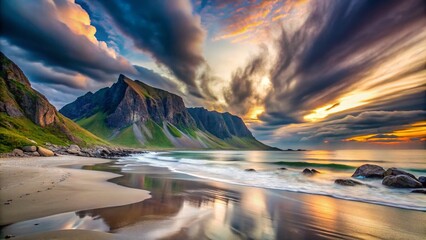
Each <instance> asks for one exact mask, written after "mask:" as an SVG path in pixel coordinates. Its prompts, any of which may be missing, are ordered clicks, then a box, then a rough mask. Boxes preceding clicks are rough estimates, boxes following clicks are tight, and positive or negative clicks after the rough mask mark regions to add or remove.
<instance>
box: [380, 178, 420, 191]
mask: <svg viewBox="0 0 426 240" xmlns="http://www.w3.org/2000/svg"><path fill="white" fill-rule="evenodd" d="M382 184H383V185H385V186H388V187H394V188H421V187H422V184H421V183H420V182H419V181H417V180H416V179H414V178H412V177H410V176H407V175H397V176H392V175H391V176H387V177H385V178H384V179H383V181H382Z"/></svg>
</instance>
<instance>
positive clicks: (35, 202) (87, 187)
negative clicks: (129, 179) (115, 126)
mask: <svg viewBox="0 0 426 240" xmlns="http://www.w3.org/2000/svg"><path fill="white" fill-rule="evenodd" d="M110 161H111V160H107V159H100V158H91V157H78V156H71V155H65V156H56V157H28V158H19V157H15V158H7V159H6V158H3V159H0V203H1V204H0V212H1V216H0V226H5V225H8V224H12V223H16V222H20V221H25V220H30V219H34V218H39V217H45V216H50V215H54V214H59V213H64V212H70V211H80V210H87V209H94V208H102V207H113V206H121V205H128V204H132V203H137V202H141V201H143V200H145V199H148V198H150V197H151V196H150V193H149V192H148V191H145V190H141V189H132V188H127V187H123V186H119V185H117V184H115V183H111V182H108V180H110V179H113V178H116V177H120V175H118V174H114V173H110V172H101V171H90V170H83V169H73V168H64V167H61V166H69V165H73V166H83V165H95V164H99V163H107V162H110Z"/></svg>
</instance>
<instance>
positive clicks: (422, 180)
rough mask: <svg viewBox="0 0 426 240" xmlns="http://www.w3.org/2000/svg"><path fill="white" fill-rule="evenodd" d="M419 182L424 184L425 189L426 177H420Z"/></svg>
mask: <svg viewBox="0 0 426 240" xmlns="http://www.w3.org/2000/svg"><path fill="white" fill-rule="evenodd" d="M419 182H420V183H421V184H423V187H426V177H424V176H421V177H419Z"/></svg>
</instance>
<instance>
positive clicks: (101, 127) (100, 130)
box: [76, 112, 112, 139]
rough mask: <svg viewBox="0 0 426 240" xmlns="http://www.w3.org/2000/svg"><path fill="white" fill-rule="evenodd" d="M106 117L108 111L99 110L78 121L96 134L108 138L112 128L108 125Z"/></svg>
mask: <svg viewBox="0 0 426 240" xmlns="http://www.w3.org/2000/svg"><path fill="white" fill-rule="evenodd" d="M105 119H106V113H104V112H97V113H95V114H93V115H92V116H90V117H88V118H83V119H80V120H77V121H76V123H77V124H78V125H80V126H81V127H83V128H85V129H87V130H89V131H90V132H91V133H93V134H95V135H96V136H98V137H101V138H103V139H108V138H109V137H110V136H111V135H112V130H111V129H110V128H108V127H107V125H106V122H105Z"/></svg>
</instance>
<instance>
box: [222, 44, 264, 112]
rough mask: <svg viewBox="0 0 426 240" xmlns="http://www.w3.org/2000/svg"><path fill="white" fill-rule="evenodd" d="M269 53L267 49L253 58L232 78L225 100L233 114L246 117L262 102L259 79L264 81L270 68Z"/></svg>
mask: <svg viewBox="0 0 426 240" xmlns="http://www.w3.org/2000/svg"><path fill="white" fill-rule="evenodd" d="M267 56H268V52H267V50H266V48H265V47H264V48H263V51H262V52H261V53H259V55H257V56H255V57H253V58H252V59H251V60H250V61H249V62H248V64H247V65H246V66H245V67H244V68H238V69H237V70H236V71H235V72H234V73H233V74H232V77H231V83H230V86H229V88H228V89H226V90H225V93H224V94H225V100H226V101H227V103H228V105H229V109H232V110H233V112H235V113H237V114H240V115H245V114H247V112H248V110H249V109H250V108H251V107H252V106H256V105H259V101H261V97H264V96H262V91H265V90H266V89H262V86H259V84H258V82H257V81H256V80H257V79H262V77H263V76H264V75H265V73H266V69H267V66H268V62H267Z"/></svg>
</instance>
